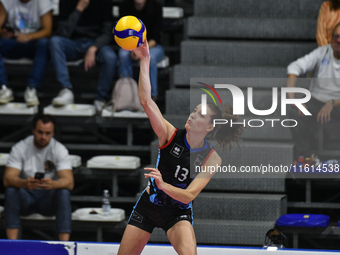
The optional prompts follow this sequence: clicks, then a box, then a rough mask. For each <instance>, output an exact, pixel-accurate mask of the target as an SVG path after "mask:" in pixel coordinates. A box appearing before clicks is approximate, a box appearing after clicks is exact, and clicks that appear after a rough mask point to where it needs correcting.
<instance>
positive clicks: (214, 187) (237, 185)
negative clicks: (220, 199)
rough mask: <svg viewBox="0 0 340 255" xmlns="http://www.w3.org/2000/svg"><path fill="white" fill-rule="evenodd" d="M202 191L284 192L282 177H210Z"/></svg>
mask: <svg viewBox="0 0 340 255" xmlns="http://www.w3.org/2000/svg"><path fill="white" fill-rule="evenodd" d="M204 191H220V192H221V191H241V192H275V193H277V192H279V193H283V192H285V179H284V178H266V179H265V178H212V179H211V180H210V181H209V183H208V184H207V186H206V187H205V188H204Z"/></svg>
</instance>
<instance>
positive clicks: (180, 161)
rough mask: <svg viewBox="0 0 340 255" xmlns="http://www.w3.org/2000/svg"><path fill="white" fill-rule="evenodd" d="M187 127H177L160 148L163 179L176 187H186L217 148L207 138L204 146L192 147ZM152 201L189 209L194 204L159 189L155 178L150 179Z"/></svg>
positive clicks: (157, 166) (160, 167) (159, 164)
mask: <svg viewBox="0 0 340 255" xmlns="http://www.w3.org/2000/svg"><path fill="white" fill-rule="evenodd" d="M186 134H187V132H186V130H185V129H176V131H175V133H174V134H173V136H172V137H171V139H170V141H169V142H168V143H167V144H165V145H164V146H162V147H159V149H158V159H157V164H156V168H157V169H158V170H159V171H160V172H161V174H162V178H163V181H164V182H166V183H169V184H171V185H173V186H175V187H178V188H182V189H186V188H187V187H188V186H189V184H190V183H191V182H192V180H193V179H194V177H195V174H198V173H199V171H197V169H200V167H201V166H203V165H204V164H205V162H206V161H207V159H208V158H209V156H210V155H211V153H212V152H214V151H215V149H214V148H213V147H212V145H211V144H210V143H209V142H208V141H206V140H205V144H204V146H203V147H202V148H198V149H190V145H189V144H188V142H187V139H186ZM149 187H150V201H151V202H152V203H154V204H156V205H164V206H170V207H180V208H182V209H187V208H190V207H191V206H192V202H190V203H189V204H183V203H182V202H179V201H177V200H175V199H173V198H172V197H170V196H168V195H167V194H166V193H164V192H163V191H162V190H160V189H158V187H157V185H156V183H155V179H154V178H150V179H149Z"/></svg>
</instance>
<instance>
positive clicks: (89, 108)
mask: <svg viewBox="0 0 340 255" xmlns="http://www.w3.org/2000/svg"><path fill="white" fill-rule="evenodd" d="M44 113H45V114H50V115H54V116H74V117H84V116H93V115H95V114H96V109H95V107H94V105H90V104H68V105H65V106H62V107H54V106H53V105H49V106H46V107H45V108H44Z"/></svg>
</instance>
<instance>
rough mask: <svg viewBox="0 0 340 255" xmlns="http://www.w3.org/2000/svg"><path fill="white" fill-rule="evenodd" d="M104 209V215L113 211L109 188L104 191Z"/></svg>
mask: <svg viewBox="0 0 340 255" xmlns="http://www.w3.org/2000/svg"><path fill="white" fill-rule="evenodd" d="M102 209H103V215H104V216H108V215H110V213H111V204H110V194H109V191H108V190H107V189H106V190H104V193H103V200H102Z"/></svg>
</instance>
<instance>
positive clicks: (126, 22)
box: [113, 16, 146, 50]
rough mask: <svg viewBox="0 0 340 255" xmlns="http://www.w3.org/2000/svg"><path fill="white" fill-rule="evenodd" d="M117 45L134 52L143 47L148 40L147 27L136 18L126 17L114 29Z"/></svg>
mask: <svg viewBox="0 0 340 255" xmlns="http://www.w3.org/2000/svg"><path fill="white" fill-rule="evenodd" d="M113 37H114V39H115V41H116V43H117V44H118V45H119V46H120V47H122V48H123V49H125V50H133V49H135V48H137V47H139V46H140V45H142V44H143V43H144V41H145V38H146V27H145V25H144V24H143V22H142V21H141V20H140V19H138V18H136V17H135V16H124V17H122V18H121V19H120V20H118V21H117V23H116V25H115V27H114V29H113Z"/></svg>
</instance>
